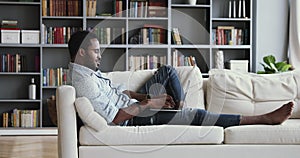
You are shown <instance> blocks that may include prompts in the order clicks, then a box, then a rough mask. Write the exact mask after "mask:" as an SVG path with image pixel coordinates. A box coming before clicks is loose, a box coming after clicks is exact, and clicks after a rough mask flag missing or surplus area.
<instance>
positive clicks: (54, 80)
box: [43, 67, 69, 87]
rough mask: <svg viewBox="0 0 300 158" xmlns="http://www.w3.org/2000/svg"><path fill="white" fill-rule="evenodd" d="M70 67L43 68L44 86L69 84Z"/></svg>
mask: <svg viewBox="0 0 300 158" xmlns="http://www.w3.org/2000/svg"><path fill="white" fill-rule="evenodd" d="M68 73H69V69H64V68H61V67H60V68H46V69H43V86H45V87H47V86H50V87H52V86H61V85H66V84H68V81H69V80H68Z"/></svg>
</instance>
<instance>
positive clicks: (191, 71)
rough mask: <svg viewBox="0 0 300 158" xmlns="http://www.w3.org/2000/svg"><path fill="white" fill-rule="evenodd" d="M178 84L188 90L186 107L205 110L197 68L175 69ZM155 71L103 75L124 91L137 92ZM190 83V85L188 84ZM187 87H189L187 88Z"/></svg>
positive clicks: (120, 72)
mask: <svg viewBox="0 0 300 158" xmlns="http://www.w3.org/2000/svg"><path fill="white" fill-rule="evenodd" d="M175 69H176V71H177V73H178V77H179V80H180V83H181V85H182V87H183V89H184V90H187V89H188V93H187V95H186V100H185V101H186V105H187V106H189V107H198V108H201V109H204V108H205V106H204V105H205V104H204V91H203V81H202V74H201V71H200V69H199V67H197V66H193V67H192V66H181V67H175ZM155 71H156V70H137V71H113V72H107V73H103V76H104V77H107V78H109V79H110V80H111V81H112V83H114V84H117V85H123V88H124V89H127V90H132V91H137V90H138V89H139V88H140V87H141V86H142V85H143V84H144V83H145V82H146V81H147V80H148V79H150V78H151V76H152V75H153V74H154V72H155ZM188 83H190V84H188ZM188 85H189V87H187V86H188Z"/></svg>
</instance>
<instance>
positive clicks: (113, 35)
mask: <svg viewBox="0 0 300 158" xmlns="http://www.w3.org/2000/svg"><path fill="white" fill-rule="evenodd" d="M88 30H90V31H91V32H94V33H95V34H96V35H97V36H98V39H99V43H100V44H125V43H126V41H125V36H126V33H125V28H124V27H120V28H116V27H106V28H103V27H94V28H89V29H88Z"/></svg>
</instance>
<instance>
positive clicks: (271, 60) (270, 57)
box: [263, 55, 276, 67]
mask: <svg viewBox="0 0 300 158" xmlns="http://www.w3.org/2000/svg"><path fill="white" fill-rule="evenodd" d="M263 60H264V62H265V63H266V64H267V65H269V66H270V67H272V66H271V63H273V64H275V62H276V59H275V57H274V56H273V55H268V56H265V57H264V58H263Z"/></svg>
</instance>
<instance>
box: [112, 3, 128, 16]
mask: <svg viewBox="0 0 300 158" xmlns="http://www.w3.org/2000/svg"><path fill="white" fill-rule="evenodd" d="M125 4H126V2H125V1H124V2H123V0H113V5H112V7H113V8H112V10H113V12H112V15H114V16H115V17H122V16H124V14H123V11H124V8H125Z"/></svg>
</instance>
